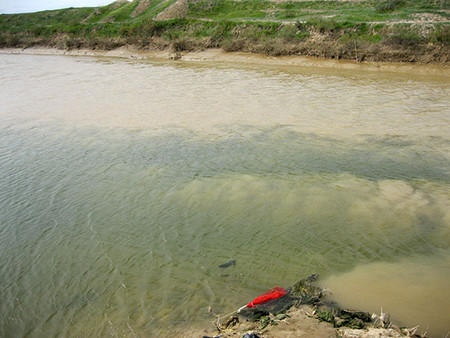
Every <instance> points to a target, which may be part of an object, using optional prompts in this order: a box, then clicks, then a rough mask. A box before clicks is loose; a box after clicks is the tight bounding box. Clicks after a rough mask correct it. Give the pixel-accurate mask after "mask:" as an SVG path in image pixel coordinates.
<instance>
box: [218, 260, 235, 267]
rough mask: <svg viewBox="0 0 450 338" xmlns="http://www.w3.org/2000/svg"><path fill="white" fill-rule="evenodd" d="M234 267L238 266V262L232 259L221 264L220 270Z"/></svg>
mask: <svg viewBox="0 0 450 338" xmlns="http://www.w3.org/2000/svg"><path fill="white" fill-rule="evenodd" d="M233 265H236V260H235V259H232V260H231V261H229V262H226V263H223V264H220V265H219V268H221V269H225V268H228V267H230V266H233Z"/></svg>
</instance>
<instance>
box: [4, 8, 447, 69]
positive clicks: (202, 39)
mask: <svg viewBox="0 0 450 338" xmlns="http://www.w3.org/2000/svg"><path fill="white" fill-rule="evenodd" d="M124 45H133V46H135V47H137V48H141V49H152V50H155V49H168V48H170V49H172V50H173V51H174V52H182V51H191V50H199V49H205V48H222V49H224V50H225V51H246V52H255V53H264V54H270V55H310V56H322V57H329V58H338V59H339V58H344V59H353V60H357V61H362V60H376V61H407V62H413V61H419V62H444V63H448V62H449V55H450V47H449V46H450V2H449V1H448V0H364V1H362V0H347V1H346V0H340V1H337V0H335V1H333V0H311V1H281V2H274V1H266V0H240V1H238V0H178V1H177V0H135V1H133V2H128V1H117V2H114V3H112V4H110V5H108V6H104V7H97V8H68V9H62V10H55V11H43V12H38V13H28V14H11V15H0V47H3V48H5V47H20V48H26V47H32V46H50V47H57V48H62V49H77V48H89V49H114V48H117V47H121V46H124Z"/></svg>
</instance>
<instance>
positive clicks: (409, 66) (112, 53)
mask: <svg viewBox="0 0 450 338" xmlns="http://www.w3.org/2000/svg"><path fill="white" fill-rule="evenodd" d="M0 53H3V54H34V55H69V56H97V57H102V56H105V57H118V58H127V59H140V60H151V59H160V60H174V61H179V60H182V61H192V62H231V63H245V64H264V65H273V66H294V67H295V66H298V67H319V68H334V69H352V70H361V71H376V72H380V71H381V72H395V73H414V74H420V75H436V76H445V77H450V66H448V65H445V64H420V63H391V62H369V61H365V62H356V61H349V60H334V59H327V58H319V57H306V56H276V57H275V56H268V55H262V54H254V53H244V52H224V51H223V50H221V49H218V48H211V49H206V50H203V51H194V52H183V53H174V52H172V51H171V50H163V51H143V50H140V49H136V48H133V47H129V46H128V47H120V48H117V49H113V50H90V49H73V50H64V49H58V48H48V47H31V48H3V49H0Z"/></svg>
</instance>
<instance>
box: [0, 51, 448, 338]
mask: <svg viewBox="0 0 450 338" xmlns="http://www.w3.org/2000/svg"><path fill="white" fill-rule="evenodd" d="M448 85H449V80H448V78H443V77H431V76H428V77H426V76H414V75H412V74H409V75H398V74H393V73H368V72H366V73H358V72H357V71H343V70H341V71H338V70H335V71H333V70H330V69H319V68H317V69H315V68H298V67H297V68H289V67H269V66H267V67H265V66H261V65H260V66H250V65H246V66H244V65H237V64H235V65H231V64H226V63H221V64H215V65H211V64H201V63H182V62H176V63H175V62H162V61H145V62H144V61H133V62H132V61H125V60H118V59H107V58H82V57H63V56H31V55H0V100H1V105H0V131H1V132H0V190H1V194H0V210H1V213H0V234H1V237H0V238H1V245H0V294H1V295H2V302H0V309H1V311H0V336H5V337H8V336H23V335H32V336H50V335H62V336H64V335H71V336H87V335H89V336H99V335H119V336H133V335H138V336H164V335H168V334H169V333H168V332H170V333H171V334H173V333H174V332H175V333H176V332H180V331H179V330H182V329H183V328H185V327H190V328H191V327H193V326H199V327H202V326H204V325H205V323H209V322H210V320H211V317H210V314H208V313H207V311H206V310H207V308H208V307H209V306H211V307H212V308H213V309H214V310H215V311H216V312H217V313H222V314H224V313H228V312H230V311H232V310H233V309H235V308H238V307H240V306H241V305H243V304H242V303H243V302H245V300H250V299H252V298H253V297H254V296H256V295H257V294H258V293H260V292H262V291H265V290H267V289H269V288H271V287H273V286H277V285H280V286H289V285H292V283H294V282H295V281H296V280H298V279H300V278H302V277H304V276H306V275H308V274H310V273H313V272H315V273H319V274H320V275H321V276H322V283H323V284H324V285H325V286H326V287H329V288H331V289H332V290H333V292H334V295H335V297H336V298H337V299H338V300H339V301H340V302H342V303H343V304H344V305H345V306H348V307H353V308H360V309H363V310H370V311H377V312H378V311H379V309H380V308H381V307H383V310H384V311H389V312H390V313H391V315H392V317H393V318H394V319H396V320H397V322H399V323H400V324H403V325H411V326H412V325H417V324H420V325H421V327H422V328H423V329H424V330H428V331H429V332H431V333H432V334H433V335H434V336H436V337H439V336H440V335H442V334H444V333H446V332H447V331H449V330H450V327H449V325H448V321H447V319H448V309H449V308H450V294H449V289H448V284H449V281H450V251H449V244H450V202H449V200H450V189H449V188H450V172H449V168H450V166H449V164H450V158H449V156H450V155H449V154H450V152H449V150H450V137H449V135H450V127H449V125H450V124H449V122H450V108H449V107H450V95H449V94H450V91H449V86H448ZM230 260H236V265H233V266H230V267H228V268H225V269H220V268H219V267H218V266H219V265H221V264H223V263H226V262H229V261H230Z"/></svg>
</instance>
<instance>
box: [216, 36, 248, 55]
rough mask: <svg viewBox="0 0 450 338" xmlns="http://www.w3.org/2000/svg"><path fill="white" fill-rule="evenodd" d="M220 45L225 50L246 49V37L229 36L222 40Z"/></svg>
mask: <svg viewBox="0 0 450 338" xmlns="http://www.w3.org/2000/svg"><path fill="white" fill-rule="evenodd" d="M220 47H221V48H222V49H223V50H224V51H225V52H238V51H242V50H244V47H245V40H244V39H233V38H228V39H225V40H223V41H222V44H221V45H220Z"/></svg>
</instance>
